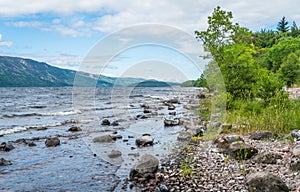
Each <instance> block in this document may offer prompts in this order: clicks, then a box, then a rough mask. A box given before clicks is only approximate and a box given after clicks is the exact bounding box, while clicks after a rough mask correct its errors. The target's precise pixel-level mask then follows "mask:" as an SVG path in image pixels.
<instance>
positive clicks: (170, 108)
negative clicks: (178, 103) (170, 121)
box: [168, 104, 176, 110]
mask: <svg viewBox="0 0 300 192" xmlns="http://www.w3.org/2000/svg"><path fill="white" fill-rule="evenodd" d="M175 108H176V107H175V106H174V105H172V104H171V105H169V106H168V110H175Z"/></svg>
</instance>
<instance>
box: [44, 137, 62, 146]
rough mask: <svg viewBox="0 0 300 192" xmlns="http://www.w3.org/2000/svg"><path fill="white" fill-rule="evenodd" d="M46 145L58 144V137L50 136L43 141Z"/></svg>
mask: <svg viewBox="0 0 300 192" xmlns="http://www.w3.org/2000/svg"><path fill="white" fill-rule="evenodd" d="M45 145H46V147H56V146H58V145H60V140H59V138H58V137H50V138H48V139H46V141H45Z"/></svg>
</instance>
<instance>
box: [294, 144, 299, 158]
mask: <svg viewBox="0 0 300 192" xmlns="http://www.w3.org/2000/svg"><path fill="white" fill-rule="evenodd" d="M292 153H293V155H294V156H298V157H300V144H298V145H296V146H295V147H294V148H293V150H292Z"/></svg>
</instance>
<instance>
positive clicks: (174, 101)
mask: <svg viewBox="0 0 300 192" xmlns="http://www.w3.org/2000/svg"><path fill="white" fill-rule="evenodd" d="M167 102H168V103H174V104H180V102H179V100H178V98H172V99H169V100H168V101H167Z"/></svg>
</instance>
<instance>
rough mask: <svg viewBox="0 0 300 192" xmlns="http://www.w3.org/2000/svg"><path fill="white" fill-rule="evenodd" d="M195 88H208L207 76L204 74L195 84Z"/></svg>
mask: <svg viewBox="0 0 300 192" xmlns="http://www.w3.org/2000/svg"><path fill="white" fill-rule="evenodd" d="M193 86H195V87H207V88H208V84H207V81H206V78H205V75H204V74H203V73H202V74H201V75H200V78H198V79H197V80H196V81H194V82H193Z"/></svg>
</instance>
